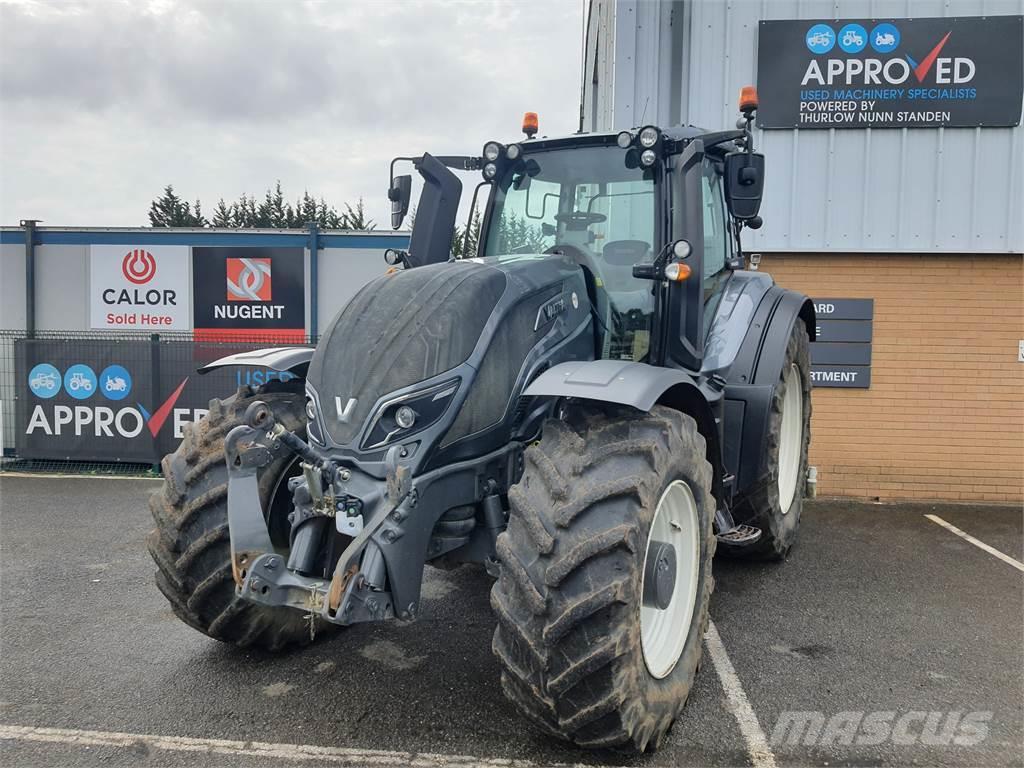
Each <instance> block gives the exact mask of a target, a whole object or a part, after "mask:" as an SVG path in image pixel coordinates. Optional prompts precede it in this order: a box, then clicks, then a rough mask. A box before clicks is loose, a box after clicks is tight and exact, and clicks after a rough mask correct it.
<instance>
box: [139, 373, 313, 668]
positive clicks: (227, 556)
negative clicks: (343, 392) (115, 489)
mask: <svg viewBox="0 0 1024 768" xmlns="http://www.w3.org/2000/svg"><path fill="white" fill-rule="evenodd" d="M255 400H262V401H263V402H265V403H266V404H267V405H268V406H270V408H271V409H272V410H273V412H274V416H275V417H276V419H277V421H278V423H280V424H282V425H283V426H284V427H285V428H286V429H289V430H292V431H296V432H299V433H300V434H304V433H305V424H306V416H305V413H304V410H303V407H304V399H303V395H302V393H301V392H294V391H264V392H259V393H254V392H253V391H252V390H251V389H249V388H248V387H243V388H242V389H240V390H239V391H238V392H237V393H236V394H235V395H234V396H232V397H229V398H227V399H226V400H212V401H210V411H209V413H208V414H207V415H206V416H205V417H204V418H202V419H201V420H200V421H198V422H196V423H193V424H188V425H186V427H185V436H184V439H183V440H182V442H181V445H179V446H178V450H177V451H175V452H174V453H171V454H168V455H167V456H165V457H164V459H163V462H162V463H161V467H162V469H163V476H164V484H163V487H162V488H161V489H160V490H158V491H155V492H154V493H153V494H152V496H151V497H150V500H149V507H150V510H151V511H152V513H153V518H154V519H155V520H156V526H157V527H156V529H155V530H154V531H153V532H152V533H150V534H149V536H148V538H147V539H146V544H147V546H148V548H149V553H150V555H151V556H152V557H153V560H154V561H155V562H156V565H157V571H156V585H157V587H159V589H160V591H161V592H162V593H163V594H164V597H166V598H167V600H168V601H169V602H170V604H171V608H172V610H173V611H174V613H175V614H176V615H177V616H178V618H179V619H181V620H182V621H184V622H185V623H186V624H188V625H189V626H191V627H193V628H195V629H197V630H199V631H200V632H202V633H203V634H204V635H208V636H209V637H212V638H214V639H215V640H221V641H223V642H229V643H234V644H236V645H239V646H242V647H249V646H253V647H257V648H261V649H264V650H268V651H279V650H282V649H284V648H286V647H288V646H293V645H298V646H301V645H307V644H308V643H309V642H311V639H312V638H311V632H310V626H309V622H308V620H306V619H305V618H304V617H303V615H302V613H301V612H300V611H296V610H294V609H291V608H270V607H266V606H261V605H255V604H253V603H250V602H247V601H245V600H242V599H241V598H239V597H238V596H237V595H236V594H235V582H234V578H233V576H232V573H231V542H230V536H229V534H228V507H227V494H228V471H227V464H226V460H225V457H224V438H225V436H226V435H227V433H228V432H230V431H231V430H232V429H233V428H234V427H236V426H238V425H239V424H242V423H244V415H245V409H246V408H247V407H248V406H249V404H250V403H252V402H253V401H255ZM292 466H293V457H292V456H291V455H290V454H289V453H288V452H287V451H286V450H284V449H283V448H279V449H278V453H277V454H275V456H274V459H273V461H272V462H271V463H270V464H268V465H267V466H266V467H264V468H263V469H261V470H260V472H259V475H258V480H259V489H260V501H261V503H262V505H263V510H264V513H265V514H266V515H267V516H268V525H269V526H270V529H271V537H272V538H274V534H275V529H276V531H280V530H281V523H282V521H281V520H280V519H278V518H281V516H282V514H284V515H286V514H287V506H284V505H286V504H287V499H285V498H283V497H282V496H281V495H280V494H284V495H285V496H287V494H288V491H287V480H288V474H289V468H290V467H292ZM271 516H273V518H274V519H273V520H271V519H269V518H270V517H271ZM284 524H285V525H287V523H286V522H285V523H284ZM285 530H287V529H285ZM278 540H280V534H278ZM285 541H287V539H285ZM323 628H324V626H323V624H322V623H321V622H318V625H317V627H316V631H317V632H319V631H321V630H323Z"/></svg>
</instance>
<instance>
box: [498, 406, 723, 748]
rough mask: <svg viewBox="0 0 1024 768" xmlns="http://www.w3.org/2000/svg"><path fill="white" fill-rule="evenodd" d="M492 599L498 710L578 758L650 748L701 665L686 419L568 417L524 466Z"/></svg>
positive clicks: (711, 542)
mask: <svg viewBox="0 0 1024 768" xmlns="http://www.w3.org/2000/svg"><path fill="white" fill-rule="evenodd" d="M525 458H526V464H525V471H524V474H523V478H522V480H521V481H520V483H519V484H518V485H516V486H514V487H513V488H512V489H511V491H510V493H509V501H510V503H511V506H512V514H511V516H510V519H509V526H508V530H507V531H505V533H503V534H502V535H501V536H500V537H499V539H498V560H499V564H500V574H499V578H498V581H497V583H496V584H495V586H494V588H493V590H492V591H491V605H492V607H493V608H494V611H495V614H496V616H497V619H498V626H497V629H496V630H495V633H494V643H493V647H494V652H495V654H496V655H497V657H498V659H499V661H500V663H501V668H502V674H501V682H502V687H503V689H504V691H505V693H506V695H507V696H508V697H509V698H510V699H511V701H512V702H513V703H514V704H515V706H516V707H517V708H518V709H519V710H520V712H522V713H523V714H524V715H525V716H526V717H527V718H528V719H530V720H531V721H532V722H534V723H535V724H536V725H537V726H538V727H540V728H541V729H542V730H544V731H545V732H547V733H549V734H551V735H554V736H557V737H559V738H562V739H566V740H568V741H572V742H574V743H576V744H579V745H581V746H586V747H618V746H626V747H627V748H633V749H636V750H639V751H643V750H644V749H647V748H649V747H651V748H653V747H657V746H658V745H659V744H660V743H661V741H662V739H663V738H664V736H665V734H666V733H667V731H668V729H669V727H670V726H671V724H672V722H673V720H675V718H676V716H677V715H678V714H679V712H680V710H681V709H682V707H683V704H684V702H685V701H686V697H687V695H688V694H689V692H690V688H691V686H692V684H693V678H694V675H695V673H696V670H697V664H698V662H699V660H700V654H701V641H702V639H703V636H704V631H705V629H706V627H707V621H708V603H709V601H710V597H711V591H712V589H713V586H714V580H713V578H712V575H711V559H712V556H713V554H714V550H715V538H714V535H713V533H712V518H713V516H714V503H713V500H712V496H711V472H712V470H711V465H710V464H709V463H708V461H707V459H706V456H705V443H704V438H703V437H702V436H701V434H700V433H699V432H698V430H697V424H696V422H695V421H694V420H693V419H692V418H690V417H689V416H687V415H685V414H682V413H679V412H677V411H673V410H669V409H666V408H662V407H655V408H654V409H653V410H652V411H651V413H642V412H639V411H636V410H633V409H628V408H621V407H617V406H604V405H597V404H586V405H582V406H577V407H573V408H572V409H571V410H570V413H569V414H568V416H567V417H566V418H565V420H554V419H553V420H550V421H548V422H547V423H546V424H545V426H544V432H543V436H542V438H541V440H540V442H539V443H538V444H536V445H534V446H531V447H530V448H529V449H527V451H526V457H525Z"/></svg>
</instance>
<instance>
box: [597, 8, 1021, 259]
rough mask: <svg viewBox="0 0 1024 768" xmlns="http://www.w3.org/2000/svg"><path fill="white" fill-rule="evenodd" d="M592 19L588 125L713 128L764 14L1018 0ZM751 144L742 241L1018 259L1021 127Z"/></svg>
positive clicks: (771, 139) (982, 11) (782, 138)
mask: <svg viewBox="0 0 1024 768" xmlns="http://www.w3.org/2000/svg"><path fill="white" fill-rule="evenodd" d="M590 12H591V14H592V15H594V14H596V16H597V17H598V18H599V19H600V20H601V23H600V24H598V25H597V31H595V30H594V28H593V24H592V31H591V35H590V41H589V43H588V51H587V56H588V66H587V72H588V78H587V79H588V82H587V84H586V90H585V103H584V112H585V121H584V124H585V126H587V127H588V128H589V129H590V130H613V129H615V128H622V127H628V126H634V125H639V124H641V123H643V122H648V123H659V124H662V125H668V124H672V123H679V122H683V123H690V124H692V125H699V126H703V127H705V128H709V129H720V128H726V127H731V126H732V125H733V124H734V123H735V120H736V117H737V113H736V95H737V93H738V92H739V89H740V87H741V86H742V85H745V84H747V83H753V82H755V81H756V75H757V72H756V63H757V26H758V21H759V20H761V19H801V18H806V19H811V18H864V17H872V18H891V17H895V18H904V17H915V16H916V17H928V16H982V15H1006V14H1021V13H1024V0H956V1H955V2H954V1H953V0H860V1H859V2H858V1H855V0H847V1H845V2H829V1H827V0H760V1H759V2H745V1H743V0H729V1H725V0H703V1H701V0H698V1H697V2H689V1H686V0H639V1H637V0H628V1H627V0H593V2H592V3H591V9H590ZM609 38H610V39H609ZM1022 44H1024V42H1022ZM611 55H614V59H613V60H612V61H609V60H608V59H609V56H611ZM595 67H596V69H595ZM595 71H596V72H597V74H598V82H597V84H596V85H595V84H594V82H593V75H594V73H595ZM608 72H610V73H611V76H610V77H608V76H605V77H604V78H603V79H602V78H601V77H600V75H601V74H602V73H608ZM595 91H596V93H595ZM609 103H611V104H613V105H614V107H613V109H612V110H611V111H609V110H608V109H602V110H600V111H598V112H594V111H593V110H592V109H591V108H590V107H591V106H592V105H593V104H600V105H606V104H609ZM756 142H757V145H758V148H759V149H761V150H763V151H764V152H765V154H766V156H767V163H768V173H767V184H766V189H765V198H764V205H763V207H762V215H763V217H764V219H765V226H764V228H763V229H762V230H760V231H759V232H751V233H749V234H748V235H747V236H746V242H747V244H748V246H751V247H754V248H759V249H763V250H773V251H818V252H820V251H846V252H856V251H874V252H883V253H893V252H926V253H939V252H945V253H999V252H1004V253H1005V252H1011V253H1021V252H1024V221H1022V220H1024V128H1022V127H1020V126H1018V127H1017V128H984V129H982V128H974V129H971V128H938V129H928V128H874V129H872V128H865V129H862V130H857V129H843V130H836V129H834V128H833V129H827V130H806V129H805V130H769V131H764V130H758V131H757V137H756ZM893 171H896V173H894V172H893Z"/></svg>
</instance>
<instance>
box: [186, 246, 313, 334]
mask: <svg viewBox="0 0 1024 768" xmlns="http://www.w3.org/2000/svg"><path fill="white" fill-rule="evenodd" d="M304 255H305V251H304V250H303V249H302V248H238V247H234V248H226V247H224V248H201V247H194V248H193V249H192V281H193V315H194V318H195V323H194V325H195V333H196V338H197V339H221V340H223V339H230V338H232V337H239V336H251V335H252V334H253V333H258V334H259V335H260V336H266V337H272V338H273V339H274V340H275V341H277V342H280V343H282V344H292V343H296V340H298V343H301V341H302V339H303V338H304V337H305V334H306V284H305V282H306V281H305V274H306V269H305V258H304Z"/></svg>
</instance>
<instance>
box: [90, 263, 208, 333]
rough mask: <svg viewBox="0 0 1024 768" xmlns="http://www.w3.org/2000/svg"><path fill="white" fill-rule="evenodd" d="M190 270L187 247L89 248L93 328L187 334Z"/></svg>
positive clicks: (91, 322) (91, 320)
mask: <svg viewBox="0 0 1024 768" xmlns="http://www.w3.org/2000/svg"><path fill="white" fill-rule="evenodd" d="M188 268H189V249H188V248H187V247H185V246H168V245H146V246H139V245H93V246H91V247H90V248H89V318H90V325H91V327H92V328H96V329H115V328H116V329H130V330H151V331H159V330H165V331H185V330H188V329H189V319H190V315H189V294H188V291H189V275H188Z"/></svg>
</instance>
